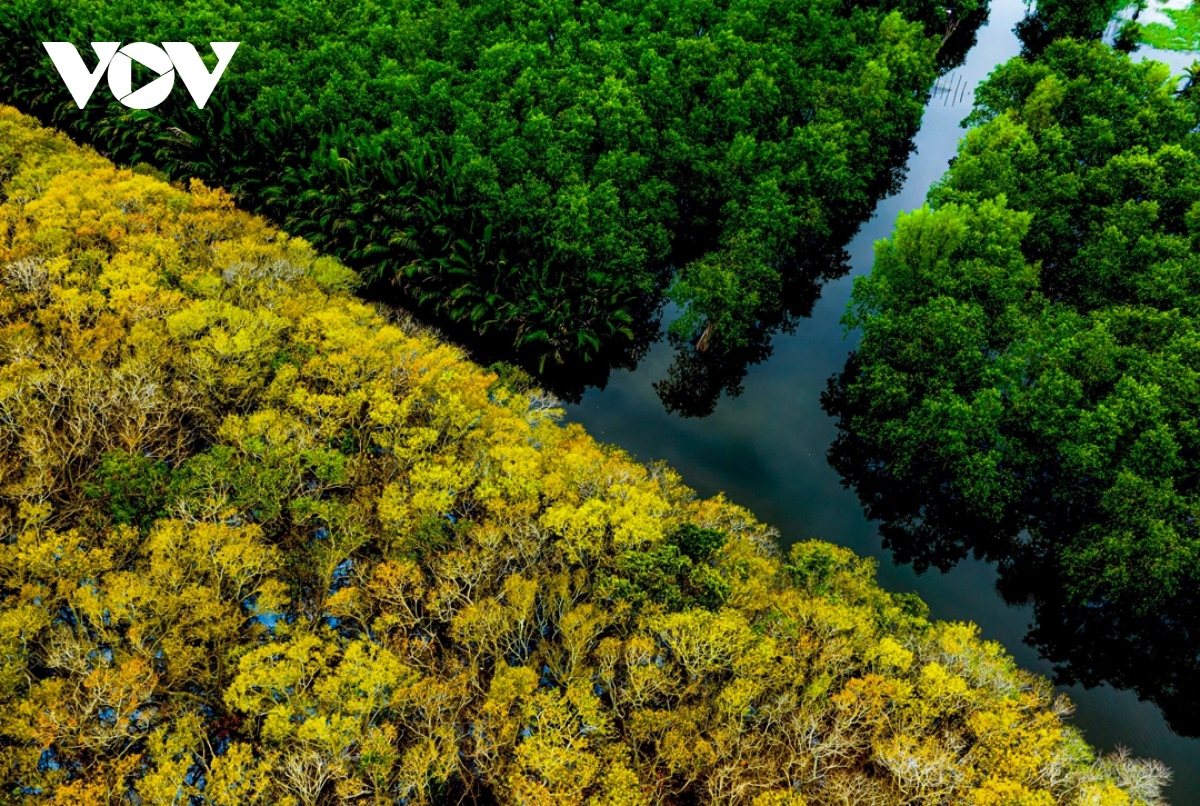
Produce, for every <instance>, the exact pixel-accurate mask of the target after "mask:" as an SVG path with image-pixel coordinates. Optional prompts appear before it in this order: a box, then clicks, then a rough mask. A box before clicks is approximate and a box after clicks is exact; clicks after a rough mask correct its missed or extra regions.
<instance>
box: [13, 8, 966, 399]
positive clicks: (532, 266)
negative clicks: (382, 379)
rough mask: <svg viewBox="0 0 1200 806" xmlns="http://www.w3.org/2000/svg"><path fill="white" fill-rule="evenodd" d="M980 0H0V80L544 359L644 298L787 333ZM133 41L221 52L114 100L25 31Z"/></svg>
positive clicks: (590, 338)
mask: <svg viewBox="0 0 1200 806" xmlns="http://www.w3.org/2000/svg"><path fill="white" fill-rule="evenodd" d="M977 5H978V3H977V0H959V2H957V3H948V4H943V3H940V2H934V0H875V1H874V2H870V3H860V2H849V0H804V2H800V3H797V2H795V0H700V1H697V0H656V2H643V0H635V1H634V0H622V2H605V3H598V2H593V0H587V1H586V2H575V0H544V1H543V0H528V1H523V2H517V3H514V2H511V1H510V0H503V2H497V1H496V0H490V1H488V2H471V3H464V4H461V5H459V4H455V3H447V2H444V0H374V1H373V2H365V3H364V2H359V0H353V2H351V0H340V1H339V2H332V3H315V2H311V1H310V0H271V1H270V2H256V3H251V4H236V3H232V2H207V3H204V4H203V9H201V8H200V7H199V6H190V5H185V6H179V5H178V4H173V3H165V2H163V0H124V1H123V2H118V3H113V2H110V0H85V1H84V2H76V0H71V2H69V3H68V2H64V0H15V1H14V2H10V3H6V4H4V7H3V8H0V40H3V41H5V42H6V47H5V49H4V52H3V53H0V94H2V95H3V98H2V100H7V101H8V102H10V103H14V104H16V105H17V106H18V107H20V108H22V109H24V110H26V111H29V112H32V113H34V114H36V115H37V116H39V117H40V118H41V119H42V120H43V121H47V122H52V123H53V124H54V125H57V126H60V127H62V128H64V129H65V130H67V131H68V132H71V133H73V134H76V135H77V136H80V137H82V138H85V139H87V140H89V141H90V142H92V143H94V144H95V145H96V146H97V147H98V148H100V149H102V150H103V151H104V152H105V153H106V154H110V155H112V156H113V158H114V159H118V160H122V161H127V162H143V161H144V162H149V163H151V164H154V165H157V166H159V167H160V168H163V169H165V170H167V171H168V172H169V173H170V174H171V175H172V176H175V177H177V178H178V177H186V176H194V177H199V178H201V179H204V180H205V181H210V182H214V183H217V184H220V185H222V186H224V187H227V188H229V189H230V190H231V191H232V192H233V193H234V194H235V197H237V198H239V199H241V200H243V201H244V202H245V203H246V204H248V205H249V206H250V207H251V208H252V209H254V210H255V211H257V212H261V213H263V214H265V215H267V216H269V217H270V218H272V219H273V220H275V221H277V222H279V223H280V224H281V225H282V226H283V228H284V229H285V230H286V231H288V232H289V233H291V234H293V235H297V236H301V237H304V238H306V239H308V240H309V241H310V242H311V243H313V244H314V245H316V246H318V247H319V248H322V249H324V250H326V251H329V252H331V253H332V254H335V255H337V256H338V257H340V258H341V259H342V260H343V261H344V262H346V263H347V264H348V265H350V266H351V267H353V268H356V269H358V270H360V272H364V273H366V274H367V275H368V276H371V277H378V278H382V279H383V280H391V281H393V282H394V283H395V286H394V287H393V288H394V290H398V291H399V292H400V293H401V294H402V299H404V300H407V301H409V302H411V303H414V304H417V305H419V308H420V309H421V310H424V311H426V312H427V313H430V314H436V317H437V321H439V322H441V323H442V324H443V325H447V326H454V327H457V328H458V330H457V331H456V336H462V337H464V338H466V337H467V336H468V332H469V331H473V332H474V333H475V334H490V335H489V339H488V340H486V341H483V342H478V344H480V345H481V346H480V349H486V347H491V348H495V347H496V346H497V345H498V344H507V345H512V346H514V347H515V351H516V355H517V356H518V357H519V358H521V359H523V360H524V361H525V364H526V366H527V367H531V368H532V369H534V370H542V369H544V368H545V367H546V366H547V363H549V365H551V366H553V365H554V364H555V363H563V362H576V363H577V362H578V361H580V360H581V359H592V358H597V357H600V358H603V359H606V360H610V361H620V360H623V359H624V360H627V359H628V357H629V356H630V355H633V356H636V355H638V354H639V350H641V349H643V348H644V346H645V345H646V344H647V343H648V340H649V339H650V338H651V337H652V336H653V334H654V332H655V331H656V328H657V323H656V321H655V317H656V316H657V311H658V309H659V307H660V306H661V304H662V300H663V298H664V294H669V296H670V298H671V299H672V300H674V301H675V302H677V303H678V304H679V305H680V307H681V311H682V316H681V318H680V319H679V321H678V322H676V323H675V324H674V325H673V326H672V327H673V333H674V335H675V336H676V337H677V340H678V341H679V343H680V346H681V347H683V348H685V349H691V347H692V346H696V347H698V349H699V350H700V351H702V352H703V351H706V350H711V351H716V352H721V351H725V352H736V351H738V350H739V349H740V350H745V349H747V348H748V347H751V346H753V345H754V344H757V343H758V342H761V341H762V339H763V338H764V337H763V335H762V333H761V332H760V331H762V330H763V329H766V330H768V331H770V330H772V329H778V328H779V327H780V326H783V325H786V323H787V322H788V321H789V316H790V308H789V304H790V301H791V299H792V298H794V297H796V296H800V297H802V298H807V297H811V296H812V295H813V293H815V292H810V291H809V290H808V289H810V288H813V287H814V283H818V282H819V281H820V280H821V279H822V278H823V277H824V276H825V274H827V273H828V272H829V271H830V270H832V268H833V267H836V262H835V263H833V264H830V263H828V262H825V261H820V260H817V261H815V262H812V261H809V260H808V258H810V257H817V256H824V255H826V254H828V253H830V251H831V250H833V251H836V248H837V247H840V245H841V244H842V243H844V242H845V239H846V238H848V237H849V234H850V233H852V232H853V230H854V229H855V228H856V227H857V225H858V223H859V222H860V221H862V220H863V219H865V218H866V216H867V215H869V212H870V209H871V207H872V205H873V203H874V201H875V199H876V198H877V197H878V195H879V193H880V192H882V190H883V189H884V188H886V187H887V186H888V184H889V183H890V182H891V180H892V179H893V176H892V172H893V170H894V166H895V165H896V164H897V160H896V158H897V155H898V154H900V153H901V152H903V151H904V149H905V148H906V144H907V142H908V139H909V138H910V137H911V136H912V134H913V133H914V132H915V130H916V127H917V124H918V122H919V120H920V116H921V111H922V106H923V100H924V93H925V91H926V89H927V88H928V87H929V85H930V83H931V82H932V80H933V76H934V71H935V67H934V65H935V55H936V53H937V51H938V49H939V47H940V46H941V44H942V43H943V41H942V40H943V39H944V38H945V37H946V36H947V31H948V30H950V28H949V27H948V26H949V21H948V17H947V11H948V9H949V10H950V11H952V12H953V11H957V12H958V17H955V18H954V21H955V23H957V21H958V19H960V18H963V17H965V16H968V15H967V12H969V11H971V10H972V9H974V8H976V6H977ZM976 19H977V18H976ZM139 39H144V40H147V41H154V42H157V41H160V40H182V41H191V42H196V43H206V42H208V41H210V40H233V41H240V42H242V45H241V47H240V49H239V50H238V52H237V54H236V56H235V57H234V61H233V62H232V65H231V67H230V68H229V70H228V72H227V73H226V75H225V77H224V78H223V79H222V81H221V83H220V85H219V87H218V89H217V92H216V94H215V95H214V97H213V99H212V100H211V101H210V102H209V104H208V106H207V108H206V109H205V110H197V109H196V108H195V107H194V106H193V105H192V103H191V102H190V100H189V99H187V98H186V95H185V94H184V93H182V92H177V93H176V94H175V96H173V98H172V99H169V100H168V102H167V103H165V104H164V105H162V106H160V107H158V108H156V109H155V110H153V111H149V112H134V111H132V110H128V109H126V108H125V107H123V106H121V105H119V104H118V103H117V102H116V101H114V100H112V99H111V98H110V97H108V95H107V93H106V91H105V88H104V86H103V85H101V88H100V90H99V91H98V92H97V93H96V94H95V96H93V98H92V100H91V102H90V103H89V105H88V106H87V107H86V109H84V110H79V109H78V108H76V106H75V105H74V103H73V102H72V101H71V100H70V97H69V95H68V94H67V92H66V90H65V89H64V88H63V86H62V83H61V81H60V80H59V79H58V77H57V74H56V73H55V72H54V68H53V66H52V64H51V62H50V61H49V59H48V58H47V56H46V54H45V53H44V52H43V51H42V49H41V46H40V44H39V43H40V42H42V41H48V40H62V41H69V42H73V43H78V44H79V46H80V47H81V48H83V47H86V43H88V42H91V41H104V40H119V41H125V42H128V41H131V40H139ZM205 49H206V46H205ZM87 56H88V57H89V58H90V57H91V54H90V53H88V54H87ZM209 59H210V61H211V59H212V56H211V54H210V56H209ZM483 345H486V347H485V346H483ZM472 346H473V347H474V346H475V344H473V345H472ZM497 357H504V355H498V356H497ZM718 391H719V390H718Z"/></svg>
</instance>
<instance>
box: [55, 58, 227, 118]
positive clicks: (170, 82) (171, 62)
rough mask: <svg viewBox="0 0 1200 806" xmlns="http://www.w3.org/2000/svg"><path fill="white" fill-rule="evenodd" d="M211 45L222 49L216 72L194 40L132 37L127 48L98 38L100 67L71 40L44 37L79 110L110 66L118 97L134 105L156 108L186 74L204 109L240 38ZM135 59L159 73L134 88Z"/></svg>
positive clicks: (110, 83)
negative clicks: (85, 57)
mask: <svg viewBox="0 0 1200 806" xmlns="http://www.w3.org/2000/svg"><path fill="white" fill-rule="evenodd" d="M208 44H209V45H210V46H211V47H212V50H213V53H215V54H217V66H216V67H215V68H213V71H212V72H211V73H210V72H208V68H207V67H205V66H204V62H203V61H201V60H200V54H199V53H197V52H196V49H195V48H194V47H192V45H191V43H189V42H163V43H162V47H161V48H160V47H158V46H157V45H151V44H150V43H149V42H131V43H129V44H128V45H126V46H125V47H121V43H120V42H93V43H92V50H94V51H96V57H97V58H98V59H99V63H98V64H97V65H96V69H95V70H88V68H87V65H85V64H84V63H83V57H81V56H80V55H79V51H77V50H76V49H75V46H74V45H72V44H71V43H70V42H43V43H42V47H44V48H45V49H46V52H47V53H49V54H50V60H51V61H52V62H54V67H55V68H56V69H57V70H58V74H59V75H60V76H62V80H63V83H64V84H66V85H67V89H68V90H70V92H71V97H72V98H74V99H75V103H76V104H77V105H78V106H79V108H80V109H83V107H84V106H86V105H87V102H88V99H89V98H91V97H92V93H93V92H94V91H95V89H96V85H97V84H99V83H100V76H102V75H104V71H105V70H107V71H108V88H109V89H110V90H112V94H113V97H114V98H116V99H117V100H118V101H120V102H121V103H123V104H125V106H128V107H129V108H131V109H153V108H154V107H156V106H158V105H159V104H161V103H162V102H163V101H165V100H166V99H167V96H168V95H170V94H171V89H172V88H173V87H174V86H175V74H176V73H178V74H179V77H180V78H182V79H183V85H184V86H185V87H187V91H188V92H189V93H191V96H192V100H193V101H195V102H196V106H198V107H200V108H201V109H203V108H204V105H205V104H206V103H208V98H209V96H210V95H212V91H213V90H214V89H216V86H217V82H218V81H220V80H221V76H222V75H224V73H225V68H226V67H228V66H229V60H230V59H232V58H233V52H234V51H235V50H237V46H238V45H239V44H241V43H239V42H209V43H208ZM135 61H136V62H137V63H138V64H142V65H145V66H146V67H148V68H150V69H151V70H153V71H154V72H155V73H158V78H156V79H154V80H153V81H151V82H150V83H149V84H147V85H146V86H144V87H142V88H141V89H137V90H135V89H133V63H134V62H135Z"/></svg>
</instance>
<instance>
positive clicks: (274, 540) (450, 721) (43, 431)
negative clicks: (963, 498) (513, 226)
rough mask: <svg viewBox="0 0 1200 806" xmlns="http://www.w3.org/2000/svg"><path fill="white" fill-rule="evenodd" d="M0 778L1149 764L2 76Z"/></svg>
mask: <svg viewBox="0 0 1200 806" xmlns="http://www.w3.org/2000/svg"><path fill="white" fill-rule="evenodd" d="M0 199H2V200H3V201H2V202H0V271H2V273H0V281H2V285H0V351H2V353H3V355H4V358H5V360H4V362H3V363H0V481H2V486H0V787H2V788H0V791H2V792H3V793H4V794H3V796H2V797H3V800H4V801H5V802H6V803H17V804H28V805H29V806H33V804H57V805H59V806H66V804H71V806H92V805H93V804H95V805H97V806H99V805H100V804H104V805H105V806H116V804H119V803H131V802H134V803H145V804H164V805H165V804H180V803H184V802H186V803H189V804H200V805H202V806H246V805H247V804H250V805H251V806H259V805H263V806H265V805H266V804H271V805H272V806H331V805H332V804H394V803H409V804H433V803H461V802H464V799H465V800H466V801H472V802H479V803H513V804H517V803H520V804H547V805H549V804H568V805H570V804H578V805H579V806H583V805H584V804H586V805H587V806H609V805H614V806H615V805H616V804H629V805H645V806H649V805H650V804H668V803H701V804H708V803H714V804H715V803H721V804H737V805H738V806H742V805H743V804H744V805H745V806H804V804H814V806H815V805H817V804H821V805H822V806H823V805H824V804H829V805H830V806H833V805H834V804H841V805H842V806H846V805H847V804H860V803H863V802H870V803H878V804H882V805H883V806H900V804H935V803H946V802H956V803H965V804H976V805H977V806H985V805H991V804H997V805H998V804H1014V803H1021V804H1030V806H1041V805H1042V804H1055V803H1062V804H1072V805H1073V806H1090V805H1091V804H1098V803H1101V804H1114V806H1115V805H1117V804H1128V805H1129V806H1142V805H1143V804H1146V805H1149V804H1157V803H1160V802H1161V801H1160V799H1159V797H1158V789H1159V786H1160V785H1161V783H1162V782H1163V781H1164V780H1165V773H1164V772H1163V770H1162V769H1161V767H1160V766H1159V765H1157V764H1155V763H1153V762H1141V761H1135V760H1131V759H1127V758H1123V757H1109V758H1097V757H1096V755H1095V753H1093V751H1092V750H1091V749H1090V748H1088V747H1087V745H1086V744H1084V743H1083V741H1082V740H1081V738H1080V736H1079V734H1078V732H1077V731H1075V730H1074V729H1072V728H1071V727H1069V726H1067V725H1065V724H1064V723H1063V721H1062V716H1063V715H1064V714H1065V713H1066V711H1067V710H1069V708H1068V706H1067V705H1066V704H1065V702H1063V701H1061V700H1057V699H1056V698H1055V697H1054V696H1053V691H1052V689H1051V688H1050V686H1049V685H1048V684H1047V682H1046V681H1044V680H1041V679H1039V678H1037V677H1035V676H1032V675H1030V674H1027V673H1025V672H1022V671H1020V670H1019V669H1017V668H1016V666H1015V664H1014V663H1013V661H1012V659H1011V658H1010V657H1009V656H1007V655H1006V654H1005V653H1004V651H1003V650H1002V648H1001V647H1000V646H999V645H997V644H995V643H994V642H988V641H983V640H980V638H979V637H978V634H977V630H976V628H975V627H973V626H971V625H965V624H945V623H931V622H929V621H928V620H927V619H926V618H925V612H926V611H925V609H924V606H923V605H921V603H920V602H919V601H918V600H916V599H915V597H911V596H893V595H891V594H888V593H886V592H885V591H883V590H881V589H880V588H879V587H878V585H877V584H876V583H875V581H874V578H873V567H872V564H871V563H870V562H869V561H865V560H862V559H859V558H857V557H855V556H854V555H853V554H851V553H850V552H849V551H847V550H845V549H842V548H837V547H834V546H831V545H828V544H824V543H819V542H816V541H809V542H804V543H801V544H799V545H797V546H795V547H793V549H792V550H791V552H790V554H789V556H788V559H787V562H786V563H785V562H784V561H783V560H782V558H780V557H779V556H778V554H779V551H778V548H777V546H776V544H775V542H774V539H773V538H774V535H773V534H772V532H771V531H770V530H769V529H767V528H765V527H763V526H762V525H761V524H759V523H757V522H755V521H754V519H753V518H752V517H751V516H750V515H749V513H747V512H745V511H744V510H742V509H740V508H738V507H736V506H733V505H731V504H730V503H728V502H726V501H725V500H724V499H722V498H720V497H718V498H715V499H707V500H702V499H699V498H697V497H696V496H695V495H694V494H693V493H692V492H691V491H690V490H688V489H687V488H685V487H684V486H683V485H682V484H681V483H680V482H679V479H678V478H677V476H676V474H675V473H673V472H672V471H670V470H668V469H666V468H663V467H646V466H643V465H639V464H637V463H635V462H633V461H632V460H631V459H630V458H629V457H628V456H627V455H625V454H624V453H622V452H621V451H618V450H616V449H613V448H609V447H606V446H603V445H600V444H597V443H596V442H595V441H593V440H592V439H590V438H589V437H588V436H587V435H586V434H585V433H584V432H583V430H582V429H581V428H580V427H578V426H567V427H560V426H559V425H558V424H557V423H556V422H555V421H554V418H553V416H552V413H553V409H552V407H551V405H550V401H548V400H547V399H546V397H545V396H544V395H543V394H542V393H540V392H538V391H536V390H533V391H530V390H522V388H521V387H522V386H524V384H523V383H522V382H521V379H520V378H519V377H518V376H515V375H510V376H508V377H507V378H506V379H504V380H501V379H500V378H499V377H498V376H497V375H496V374H495V373H491V372H487V371H484V370H482V369H480V368H479V367H477V366H474V365H472V364H470V363H469V362H467V361H465V360H464V359H463V357H462V355H461V353H459V352H458V351H457V350H456V349H454V348H451V347H449V346H447V345H445V344H442V343H439V342H437V341H436V340H435V339H433V338H432V337H430V336H429V335H428V334H426V333H423V332H421V331H419V330H418V329H416V328H414V327H413V326H412V325H411V324H410V323H408V322H406V321H405V320H403V319H397V318H396V317H392V318H388V317H386V316H385V315H384V314H383V313H381V312H380V311H377V310H376V309H374V308H372V307H370V306H368V305H366V304H364V303H363V302H361V301H358V300H355V299H354V298H353V297H352V296H351V295H350V294H349V289H350V288H351V287H352V286H353V285H354V282H355V277H354V275H353V273H352V272H350V271H349V270H348V269H346V268H345V267H344V266H342V265H341V264H339V263H337V262H335V261H334V260H332V259H330V258H327V257H320V256H318V255H317V254H316V253H315V252H314V250H313V249H312V248H311V246H310V245H308V244H307V243H305V242H304V241H302V240H300V239H296V238H291V237H288V236H287V235H285V234H283V233H281V232H279V231H277V230H275V229H272V228H270V227H268V226H267V225H266V224H265V223H264V222H263V221H262V220H261V219H257V218H252V217H250V216H249V215H246V214H244V213H241V212H238V211H236V210H235V209H233V206H232V204H231V202H230V199H229V197H228V196H227V195H226V194H224V193H222V192H218V191H213V190H209V189H207V188H205V187H204V186H203V185H201V184H199V183H198V182H194V183H193V184H192V185H191V190H190V192H185V191H184V190H183V189H182V188H178V187H172V186H169V185H167V184H165V183H163V182H161V181H159V180H157V179H154V178H151V177H148V176H145V175H141V174H136V173H133V172H131V171H129V170H121V169H117V168H115V167H114V166H113V165H112V164H111V163H109V162H107V161H106V160H104V159H101V158H100V157H98V156H97V155H96V154H95V153H93V152H90V151H86V150H83V149H81V148H77V147H75V146H73V145H71V144H70V143H69V142H68V141H67V140H66V138H65V137H63V136H61V135H58V134H54V133H51V132H49V131H47V130H45V129H39V128H37V127H36V126H35V125H34V124H33V123H32V121H31V120H30V119H29V118H26V117H23V116H21V115H19V114H17V113H16V112H15V111H14V110H12V109H10V108H6V107H0Z"/></svg>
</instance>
